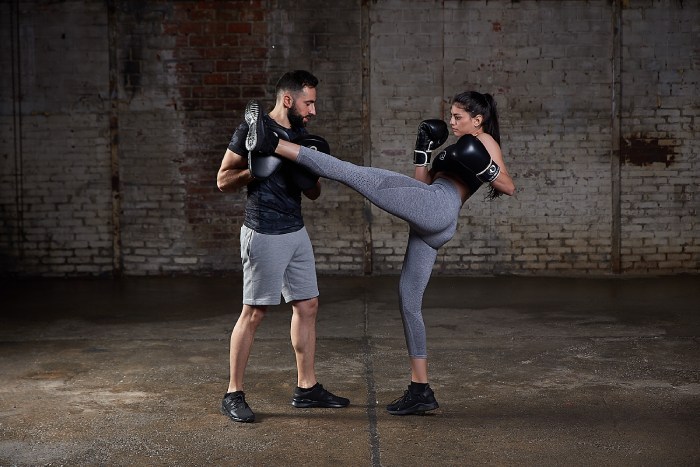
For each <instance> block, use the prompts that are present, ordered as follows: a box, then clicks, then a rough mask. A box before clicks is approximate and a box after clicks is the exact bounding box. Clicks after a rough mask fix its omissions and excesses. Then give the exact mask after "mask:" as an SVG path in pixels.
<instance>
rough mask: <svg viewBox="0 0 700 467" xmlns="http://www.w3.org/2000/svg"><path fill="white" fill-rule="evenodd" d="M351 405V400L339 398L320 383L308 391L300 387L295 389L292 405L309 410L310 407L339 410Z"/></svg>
mask: <svg viewBox="0 0 700 467" xmlns="http://www.w3.org/2000/svg"><path fill="white" fill-rule="evenodd" d="M349 404H350V400H349V399H346V398H344V397H338V396H336V395H334V394H332V393H331V392H328V391H326V390H325V389H323V386H322V385H321V384H319V383H316V384H315V385H314V387H312V388H311V389H309V390H308V391H304V390H302V389H301V388H300V387H297V388H296V389H294V397H293V398H292V405H293V406H294V407H298V408H301V409H307V408H310V407H326V408H333V409H337V408H340V407H347V406H348V405H349Z"/></svg>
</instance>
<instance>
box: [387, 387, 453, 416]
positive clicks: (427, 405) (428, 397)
mask: <svg viewBox="0 0 700 467" xmlns="http://www.w3.org/2000/svg"><path fill="white" fill-rule="evenodd" d="M438 407H440V405H439V404H438V403H437V401H436V400H435V394H434V393H433V390H432V389H431V388H430V386H428V388H427V389H426V390H425V391H423V392H422V393H420V394H413V393H412V392H411V391H410V390H408V389H407V390H406V391H405V392H404V393H403V396H401V397H399V398H398V399H396V400H395V401H394V402H392V403H391V404H389V405H387V406H386V410H387V412H389V413H390V414H391V415H411V414H422V413H424V412H427V411H428V410H435V409H437V408H438Z"/></svg>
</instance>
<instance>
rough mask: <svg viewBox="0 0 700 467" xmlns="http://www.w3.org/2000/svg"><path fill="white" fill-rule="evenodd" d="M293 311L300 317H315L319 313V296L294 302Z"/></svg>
mask: <svg viewBox="0 0 700 467" xmlns="http://www.w3.org/2000/svg"><path fill="white" fill-rule="evenodd" d="M292 311H293V312H294V313H295V314H297V315H298V316H299V317H300V318H305V319H315V318H316V314H317V313H318V297H314V298H310V299H308V300H297V301H295V302H293V303H292Z"/></svg>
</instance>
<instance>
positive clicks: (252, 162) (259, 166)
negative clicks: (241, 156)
mask: <svg viewBox="0 0 700 467" xmlns="http://www.w3.org/2000/svg"><path fill="white" fill-rule="evenodd" d="M268 131H270V132H273V133H275V134H276V135H277V136H278V137H279V139H283V140H285V141H289V135H288V134H287V132H286V131H284V129H282V128H275V130H274V131H273V130H272V129H269V128H268ZM280 165H282V158H280V157H279V156H276V155H274V154H263V153H261V152H258V151H250V152H249V153H248V169H249V170H250V174H251V175H252V176H253V178H254V179H255V180H265V179H266V178H268V177H269V176H270V175H272V174H273V173H275V172H276V171H277V169H278V168H279V166H280Z"/></svg>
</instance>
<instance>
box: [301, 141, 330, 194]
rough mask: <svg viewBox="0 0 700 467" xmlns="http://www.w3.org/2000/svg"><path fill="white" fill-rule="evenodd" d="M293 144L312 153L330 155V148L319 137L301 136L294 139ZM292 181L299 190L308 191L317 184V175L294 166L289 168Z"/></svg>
mask: <svg viewBox="0 0 700 467" xmlns="http://www.w3.org/2000/svg"><path fill="white" fill-rule="evenodd" d="M292 142H293V143H296V144H298V145H299V146H305V147H307V148H309V149H313V150H314V151H319V152H324V153H326V154H330V153H331V148H330V146H329V145H328V142H327V141H326V140H325V139H323V138H322V137H320V136H316V135H302V136H299V137H298V138H296V139H295V140H294V141H292ZM291 174H292V179H293V180H294V183H296V184H297V186H298V187H299V188H301V190H302V191H303V190H308V189H309V188H313V187H315V186H316V182H318V179H319V177H318V175H316V174H315V173H313V172H311V171H310V170H308V169H307V168H306V167H302V166H300V165H297V164H294V165H293V166H292V168H291Z"/></svg>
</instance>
